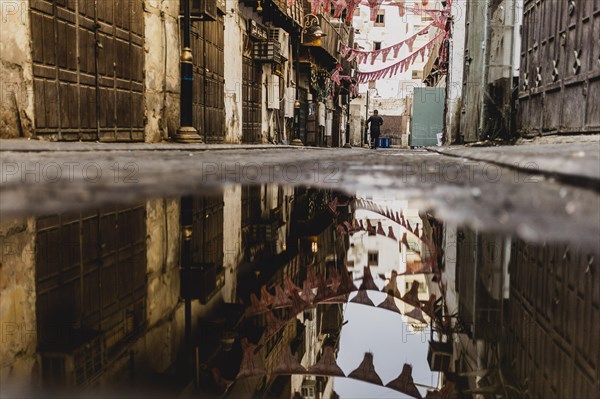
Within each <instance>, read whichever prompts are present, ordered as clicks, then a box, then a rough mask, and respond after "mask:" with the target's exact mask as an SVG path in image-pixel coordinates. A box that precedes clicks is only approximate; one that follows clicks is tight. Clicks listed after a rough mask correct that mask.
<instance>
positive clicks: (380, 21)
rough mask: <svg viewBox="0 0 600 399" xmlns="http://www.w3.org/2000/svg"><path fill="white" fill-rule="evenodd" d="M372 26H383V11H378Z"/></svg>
mask: <svg viewBox="0 0 600 399" xmlns="http://www.w3.org/2000/svg"><path fill="white" fill-rule="evenodd" d="M373 26H385V10H379V12H378V13H377V16H376V17H375V24H373Z"/></svg>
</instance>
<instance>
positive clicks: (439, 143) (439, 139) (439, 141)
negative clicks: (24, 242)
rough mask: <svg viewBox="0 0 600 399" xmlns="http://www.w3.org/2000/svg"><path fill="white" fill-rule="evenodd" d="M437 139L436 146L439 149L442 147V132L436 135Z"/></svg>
mask: <svg viewBox="0 0 600 399" xmlns="http://www.w3.org/2000/svg"><path fill="white" fill-rule="evenodd" d="M436 137H437V145H438V147H440V146H441V145H442V140H443V138H444V132H441V133H438V134H436Z"/></svg>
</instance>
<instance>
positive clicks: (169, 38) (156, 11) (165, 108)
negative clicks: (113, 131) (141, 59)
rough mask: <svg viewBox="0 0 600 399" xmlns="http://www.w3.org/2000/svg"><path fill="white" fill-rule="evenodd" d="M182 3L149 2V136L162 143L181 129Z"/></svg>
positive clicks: (169, 0)
mask: <svg viewBox="0 0 600 399" xmlns="http://www.w3.org/2000/svg"><path fill="white" fill-rule="evenodd" d="M178 17H179V1H173V0H145V1H144V29H145V31H144V34H145V43H144V50H145V65H144V73H145V79H144V82H145V93H144V107H145V116H146V120H145V129H144V130H145V133H144V141H146V142H148V143H155V142H160V141H161V140H163V139H166V138H168V137H170V136H172V135H173V134H174V133H175V132H176V131H177V128H178V127H179V91H180V79H179V77H180V75H179V58H180V51H179V47H180V46H179V25H178V22H177V21H178Z"/></svg>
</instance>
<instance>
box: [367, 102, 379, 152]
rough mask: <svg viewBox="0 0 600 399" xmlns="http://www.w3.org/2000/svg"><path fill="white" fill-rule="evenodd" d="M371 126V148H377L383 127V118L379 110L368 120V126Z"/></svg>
mask: <svg viewBox="0 0 600 399" xmlns="http://www.w3.org/2000/svg"><path fill="white" fill-rule="evenodd" d="M369 124H370V129H371V140H372V141H373V143H372V144H371V148H377V145H378V141H379V140H378V139H379V134H380V129H379V127H380V126H381V125H383V118H382V117H381V116H379V112H378V111H377V110H375V111H373V115H371V116H370V117H369V119H367V125H369Z"/></svg>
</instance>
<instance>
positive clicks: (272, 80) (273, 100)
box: [267, 74, 279, 109]
mask: <svg viewBox="0 0 600 399" xmlns="http://www.w3.org/2000/svg"><path fill="white" fill-rule="evenodd" d="M267 87H268V90H269V92H268V93H267V99H268V101H267V108H269V109H279V76H277V75H274V74H271V75H269V76H268V86H267Z"/></svg>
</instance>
